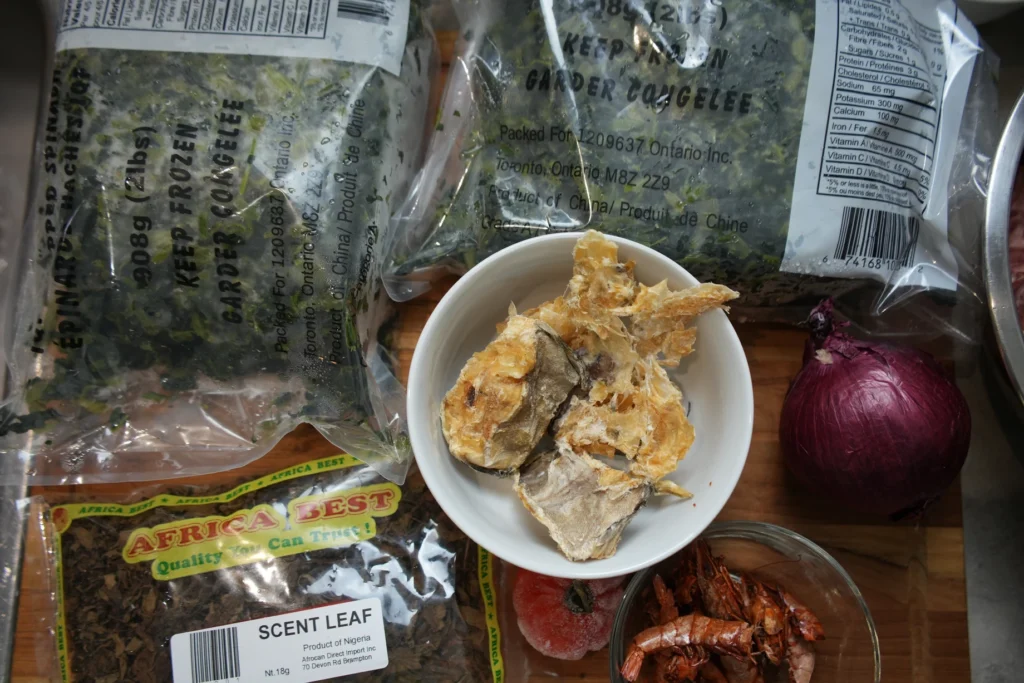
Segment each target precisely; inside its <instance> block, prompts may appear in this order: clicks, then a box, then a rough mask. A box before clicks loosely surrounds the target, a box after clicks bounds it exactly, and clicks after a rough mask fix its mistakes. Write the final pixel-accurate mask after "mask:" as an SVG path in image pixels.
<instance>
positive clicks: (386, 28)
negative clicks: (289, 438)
mask: <svg viewBox="0 0 1024 683" xmlns="http://www.w3.org/2000/svg"><path fill="white" fill-rule="evenodd" d="M330 5H331V3H325V2H322V1H320V0H317V1H316V2H313V3H309V9H308V13H307V14H301V12H302V11H306V10H303V9H302V7H305V5H303V6H301V7H300V6H292V5H288V6H287V7H281V8H279V10H280V12H278V11H277V10H275V12H278V13H276V14H274V15H273V16H272V17H269V20H275V19H276V20H277V21H278V25H277V26H269V27H263V28H265V30H266V31H267V32H270V33H273V32H274V31H277V32H278V34H282V32H287V31H293V32H302V31H305V33H303V34H302V35H301V36H299V37H298V38H294V40H293V38H291V37H280V35H275V37H271V38H264V37H263V36H252V35H248V34H245V35H241V36H240V37H239V36H233V35H232V36H227V37H225V36H224V35H222V34H220V33H216V34H208V33H202V32H201V31H203V30H206V31H208V30H209V26H208V25H207V24H205V23H204V24H203V26H202V27H199V28H197V29H196V30H197V31H200V32H199V33H188V32H185V33H182V34H181V36H182V37H180V41H179V36H178V34H175V33H173V32H172V33H170V34H168V33H166V32H162V31H150V30H148V29H149V28H151V27H148V26H144V27H143V28H142V29H138V30H135V29H131V30H129V29H125V30H123V31H120V30H113V29H101V30H102V31H107V33H103V34H101V35H100V36H99V37H98V38H95V39H94V38H92V37H90V36H92V33H90V31H95V30H97V29H91V28H83V27H78V28H71V29H69V28H67V26H68V24H69V22H72V23H73V22H74V21H83V20H82V18H81V16H80V13H83V12H88V11H90V9H89V7H90V6H89V5H82V4H81V3H77V4H76V3H74V2H70V3H68V4H67V7H68V8H69V11H68V12H65V13H63V14H62V16H61V20H62V21H63V22H64V30H62V31H61V32H60V33H59V37H58V45H59V46H61V49H60V50H59V52H58V54H57V59H56V68H55V73H54V79H53V85H52V87H51V90H50V102H49V105H48V109H47V111H46V112H45V113H44V121H43V125H42V129H41V131H40V140H39V143H38V153H37V159H38V163H39V164H40V166H41V172H40V174H39V176H40V177H39V179H38V182H37V184H36V186H35V190H34V205H33V206H35V207H37V210H35V211H33V212H32V214H31V218H32V220H30V222H29V225H28V226H27V227H26V239H27V240H29V244H30V248H29V249H28V250H27V252H28V261H27V262H26V263H20V264H17V265H18V267H19V269H20V277H19V282H20V284H21V287H20V296H19V297H18V304H17V305H18V309H17V315H16V320H17V322H16V325H17V327H16V329H15V340H14V343H13V348H12V349H11V350H10V354H9V359H8V364H9V370H10V377H11V381H10V383H9V388H8V392H9V393H8V396H7V398H6V399H5V401H4V403H3V404H2V406H0V453H2V454H3V456H4V457H15V456H17V457H21V458H23V459H24V460H25V465H26V470H27V473H28V476H29V478H30V480H32V481H35V482H38V483H74V482H85V481H115V480H123V479H134V480H140V479H153V478H161V477H170V476H183V475H187V474H201V473H204V472H211V471H216V470H222V469H227V468H231V467H237V466H239V465H241V464H243V463H245V462H249V461H251V460H253V459H255V458H257V457H259V456H260V455H262V454H264V453H265V452H267V451H268V450H269V449H270V448H271V447H272V446H273V445H274V444H275V443H276V442H277V441H278V440H279V439H280V438H281V437H282V436H283V435H284V434H286V433H287V432H288V431H290V430H291V429H293V428H294V427H295V426H296V425H298V424H301V423H304V422H308V423H311V424H313V425H314V426H315V427H316V428H317V429H318V430H319V431H320V432H321V433H322V434H323V435H324V436H326V437H327V438H328V439H330V440H331V441H332V442H333V443H334V444H336V445H337V446H338V447H341V448H343V449H344V450H345V451H346V452H349V453H351V454H353V455H355V456H356V457H358V458H360V459H362V460H364V461H365V462H367V463H370V464H372V465H373V466H374V467H376V468H377V469H378V471H380V472H381V473H382V474H384V475H385V476H387V477H388V478H390V479H392V480H394V481H399V482H400V481H401V480H402V478H403V477H404V476H405V470H406V468H407V467H408V459H409V458H408V455H409V454H408V448H407V445H406V438H405V437H404V435H403V424H402V420H403V418H402V411H403V410H404V390H403V389H402V387H401V385H400V384H399V382H398V381H397V379H396V377H395V368H394V359H393V358H392V356H391V354H390V351H389V349H388V346H389V341H390V333H391V327H390V320H391V311H390V308H389V306H388V301H387V297H386V296H385V295H384V294H383V291H382V289H381V287H380V285H379V273H380V262H381V258H380V251H381V249H382V247H383V245H384V244H385V243H386V242H387V237H388V236H387V233H388V220H389V215H390V213H391V211H392V208H393V207H394V206H396V205H397V203H398V202H399V200H400V199H401V197H402V196H403V194H404V192H405V191H406V190H407V188H408V186H409V181H410V180H411V177H412V175H413V173H414V171H415V169H416V167H417V165H418V163H419V160H420V158H421V156H422V150H423V147H424V144H423V143H424V137H425V134H424V131H425V129H426V127H427V125H428V117H427V113H426V108H427V103H428V100H429V95H430V88H431V83H432V82H433V78H434V75H435V73H436V71H437V69H436V66H437V64H436V63H437V56H436V54H437V51H436V46H435V41H434V37H433V34H432V32H431V30H430V28H429V26H428V25H427V24H426V23H425V20H424V12H423V7H422V5H423V3H422V2H421V1H420V0H411V1H410V0H400V1H399V2H397V3H389V4H388V5H387V6H384V4H383V3H369V2H351V3H343V4H342V5H339V6H338V9H337V13H336V14H335V12H334V9H333V7H332V6H330ZM364 5H365V7H364ZM72 9H73V10H74V12H72V11H71V10H72ZM143 10H145V11H147V12H149V11H154V10H153V8H152V7H149V6H147V8H141V7H140V8H138V12H139V13H138V14H137V15H135V14H125V15H124V16H123V18H122V20H123V22H129V21H136V20H137V19H138V18H139V17H141V16H142V12H143ZM207 10H208V12H213V11H214V8H213V5H210V6H209V7H208V8H207ZM207 10H204V11H207ZM400 10H402V11H400ZM405 10H407V14H408V21H407V24H402V25H399V23H400V22H401V21H402V17H403V16H405V15H404V14H403V12H404V11H405ZM91 11H100V9H99V8H96V7H93V8H92V10H91ZM164 11H165V12H169V10H167V9H166V8H164ZM182 11H184V10H182ZM240 11H241V12H249V11H250V10H245V9H239V8H237V7H236V8H235V10H234V11H233V12H229V13H226V14H224V15H223V16H221V15H218V16H217V17H216V21H217V22H218V26H219V22H220V21H221V20H223V21H224V22H225V25H228V22H235V23H236V24H238V27H236V28H237V30H238V31H241V32H243V33H244V32H245V31H249V29H250V23H249V22H248V21H246V20H247V19H248V20H251V22H252V24H251V26H254V27H255V29H254V30H255V31H256V32H259V30H260V29H261V26H259V25H257V24H258V23H259V22H264V21H268V17H266V16H264V15H258V16H257V15H253V16H251V17H250V16H249V15H237V13H238V12H240ZM317 13H319V14H317ZM325 13H326V14H325ZM389 13H390V14H389ZM343 14H344V16H343ZM353 17H354V18H353ZM144 18H145V17H143V19H144ZM174 18H175V17H172V16H171V14H167V16H164V15H161V17H160V20H161V21H171V20H172V19H174ZM199 19H200V17H198V15H197V16H196V17H193V19H185V21H192V24H190V26H192V25H193V24H194V25H196V26H199V25H198V24H196V23H195V22H196V21H199ZM201 19H202V21H203V22H206V20H207V19H210V20H212V16H211V17H207V16H204V17H201ZM304 22H305V23H304ZM318 22H321V23H318ZM324 22H326V23H324ZM332 22H334V23H332ZM324 26H326V32H327V33H326V35H327V38H326V40H324V39H321V38H318V37H317V36H315V35H312V34H313V33H314V32H315V31H320V30H321V28H323V27H324ZM334 26H338V27H341V28H339V31H340V30H341V29H344V31H347V33H344V36H352V35H354V36H357V37H358V36H360V35H365V36H371V37H372V36H374V35H376V34H374V33H373V31H379V32H380V35H381V36H382V38H381V42H380V44H377V43H372V40H371V43H372V44H368V46H367V45H363V52H364V53H366V54H364V55H363V56H361V57H360V59H362V61H361V62H360V61H358V60H357V61H341V60H342V59H344V58H345V56H346V55H347V54H348V53H347V52H346V50H351V49H352V48H351V47H350V42H346V41H348V38H347V37H346V38H345V39H344V40H342V39H341V38H337V39H336V42H332V35H331V31H332V30H334V29H333V28H332V27H334ZM403 28H404V29H405V30H402V29H403ZM143 29H145V30H143ZM307 34H309V35H307ZM83 35H84V36H86V37H85V38H82V37H81V36H83ZM289 35H291V34H289ZM339 35H341V34H339ZM111 36H113V37H111ZM168 36H170V37H168ZM311 36H312V37H311ZM402 36H404V39H403V38H402ZM186 38H187V39H188V40H190V41H192V42H191V43H189V44H190V45H191V47H183V46H185V45H186ZM335 38H336V37H335ZM75 41H77V42H75ZM89 41H100V42H102V41H108V42H109V41H114V42H117V41H120V42H118V44H119V45H120V44H124V45H125V49H116V48H113V47H109V46H103V45H106V43H104V44H103V45H101V46H98V47H81V45H82V44H91V43H90V42H89ZM168 41H171V43H170V47H166V48H165V47H163V46H165V45H167V44H168ZM174 41H179V42H174ZM232 41H235V42H232ZM239 41H241V42H239ZM261 41H264V42H261ZM265 41H270V42H265ZM289 41H292V42H289ZM365 42H366V41H364V43H365ZM353 44H354V43H353ZM267 46H269V47H267ZM282 46H283V47H282ZM296 46H297V47H296ZM311 46H312V47H311ZM332 46H333V47H332ZM293 48H294V49H293ZM161 50H164V51H161ZM167 50H173V51H167ZM240 50H245V51H246V52H243V53H240V52H239V51H240ZM275 50H276V51H277V52H276V53H275V52H274V51H275ZM289 50H290V52H289ZM308 50H314V51H319V52H317V54H320V55H324V54H327V55H329V56H331V57H332V58H312V57H308V56H304V55H307V54H308V53H307V51H308ZM332 50H333V51H336V52H332ZM261 51H262V52H261ZM367 51H369V52H367ZM214 53H216V54H214ZM295 55H298V56H295ZM381 64H385V65H387V64H391V65H392V66H390V67H388V66H381ZM394 65H398V67H399V68H396V66H394ZM396 74H397V75H396Z"/></svg>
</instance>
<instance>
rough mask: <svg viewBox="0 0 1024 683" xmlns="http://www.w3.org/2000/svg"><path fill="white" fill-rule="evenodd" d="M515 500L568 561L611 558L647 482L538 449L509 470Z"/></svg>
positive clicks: (642, 500)
mask: <svg viewBox="0 0 1024 683" xmlns="http://www.w3.org/2000/svg"><path fill="white" fill-rule="evenodd" d="M513 476H514V484H515V490H516V493H517V494H519V498H520V500H522V501H523V504H524V505H525V506H526V508H527V509H528V510H529V511H530V514H532V515H533V516H534V517H536V518H537V519H538V520H539V521H540V522H541V523H542V524H544V526H546V527H547V528H548V532H549V533H550V534H551V537H552V538H553V539H554V541H555V542H556V543H557V544H558V548H559V550H561V551H562V553H563V554H564V555H565V556H566V557H568V558H569V559H570V560H575V561H582V560H591V559H600V558H603V557H611V556H612V555H613V554H615V549H616V547H617V546H618V543H619V538H620V537H621V536H622V532H623V530H624V529H625V528H626V525H627V524H629V521H630V519H632V518H633V515H634V514H636V512H637V510H639V509H640V507H641V506H642V505H643V504H644V503H645V502H646V501H647V497H648V496H649V495H650V493H651V486H650V484H648V483H647V482H646V481H644V480H643V479H640V478H638V477H632V476H630V475H629V474H627V473H625V472H621V471H619V470H616V469H613V468H611V467H608V466H606V465H602V464H601V463H599V462H597V461H596V460H594V459H593V458H591V457H590V456H588V455H581V454H578V453H574V452H573V451H572V450H569V449H561V450H559V451H551V452H548V453H543V454H541V455H539V456H537V457H536V458H534V459H532V460H530V461H529V462H527V463H526V464H525V465H524V466H523V467H522V468H521V469H520V470H519V471H517V472H516V473H515V475H513Z"/></svg>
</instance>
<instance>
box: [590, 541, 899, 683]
mask: <svg viewBox="0 0 1024 683" xmlns="http://www.w3.org/2000/svg"><path fill="white" fill-rule="evenodd" d="M772 535H775V536H784V537H786V538H789V539H790V540H792V541H795V542H796V543H798V544H799V545H803V546H805V547H806V548H807V549H808V550H809V551H810V552H812V553H814V554H816V555H817V556H818V557H819V558H821V559H822V560H824V561H825V563H826V564H828V565H829V566H830V567H831V568H832V569H833V570H834V571H835V572H836V574H837V575H838V576H839V578H840V579H842V580H843V581H844V582H845V583H846V584H847V586H848V587H849V589H850V592H851V593H853V595H854V597H855V598H856V599H857V603H858V604H859V606H860V609H861V612H863V614H864V621H865V623H866V624H867V627H868V632H869V633H870V636H871V646H872V651H873V653H874V665H875V680H874V683H881V681H882V655H881V648H880V645H879V642H878V629H876V628H875V620H874V619H873V618H872V617H871V611H870V610H869V609H868V605H867V601H866V600H865V599H864V595H863V594H862V593H861V592H860V589H859V588H857V584H856V583H854V581H853V578H852V577H851V576H850V575H849V574H848V573H847V571H846V570H845V569H843V566H842V565H841V564H839V563H838V562H837V561H836V559H835V558H834V557H832V555H831V554H830V553H829V552H828V551H826V550H825V549H824V548H822V547H821V546H820V545H818V544H817V543H815V542H814V541H812V540H811V539H809V538H807V537H806V536H802V535H800V534H798V533H796V532H795V531H792V530H791V529H787V528H785V527H781V526H778V525H777V524H769V523H768V522H748V521H733V522H713V523H712V524H711V525H710V526H709V527H708V528H707V529H705V530H704V533H702V534H701V535H700V537H701V538H704V537H706V536H707V537H711V538H714V537H716V536H718V537H723V536H725V537H730V538H742V539H746V540H750V541H755V542H757V543H762V542H763V541H762V538H763V537H765V536H772ZM680 552H682V551H680ZM660 564H661V563H658V564H655V565H652V566H650V567H647V568H646V569H642V570H640V571H638V572H637V573H636V574H634V575H633V578H632V579H630V581H629V585H628V586H626V591H625V592H624V593H623V595H622V602H621V603H619V609H618V611H617V612H616V613H615V621H614V623H613V625H612V641H613V642H611V643H609V652H608V654H609V657H608V662H609V665H610V667H611V672H610V674H611V680H612V681H621V680H622V678H621V676H619V672H618V666H619V665H620V664H619V663H618V662H617V661H616V660H617V659H619V658H618V657H616V656H615V650H614V648H615V647H616V646H617V647H619V648H621V649H623V650H624V649H625V642H624V641H622V640H621V639H620V642H618V643H616V642H615V634H616V633H619V632H621V631H622V625H623V622H624V621H625V620H626V617H627V612H628V611H629V606H630V605H632V604H633V600H634V599H635V598H636V595H637V594H638V593H639V592H640V591H641V590H643V588H644V586H646V585H647V584H648V583H650V581H651V577H652V575H653V574H654V572H655V571H656V570H657V569H658V567H659V565H660Z"/></svg>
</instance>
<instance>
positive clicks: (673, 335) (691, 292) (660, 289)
mask: <svg viewBox="0 0 1024 683" xmlns="http://www.w3.org/2000/svg"><path fill="white" fill-rule="evenodd" d="M738 296H739V293H737V292H734V291H733V290H731V289H729V288H728V287H726V286H724V285H716V284H713V283H710V282H709V283H705V284H700V285H697V286H696V287H688V288H687V289H680V290H677V291H672V290H670V289H669V288H668V283H667V282H666V281H664V280H662V281H661V282H659V283H658V284H656V285H654V286H653V287H648V286H646V285H640V286H639V287H638V289H637V292H636V297H635V298H634V299H633V301H632V303H630V304H629V305H627V306H623V307H621V308H619V309H618V310H616V311H615V314H616V315H621V316H627V317H629V318H630V328H629V329H630V333H631V334H632V336H633V338H634V340H635V341H636V350H637V352H638V353H639V354H640V355H641V356H660V360H659V362H660V363H661V364H662V365H664V366H666V367H676V366H677V365H679V360H680V359H681V358H682V357H683V356H688V355H690V354H691V353H693V344H694V342H695V341H696V340H697V330H696V328H693V327H686V325H688V324H689V323H690V322H692V321H693V319H694V318H696V317H697V316H699V315H700V314H701V313H706V312H707V311H710V310H713V309H716V308H722V309H725V310H728V308H727V307H726V306H725V303H726V302H727V301H732V300H733V299H735V298H736V297H738Z"/></svg>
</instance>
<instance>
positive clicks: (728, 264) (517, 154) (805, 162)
mask: <svg viewBox="0 0 1024 683" xmlns="http://www.w3.org/2000/svg"><path fill="white" fill-rule="evenodd" d="M456 6H457V8H458V9H459V11H460V14H461V18H462V19H463V20H464V23H465V31H464V33H463V40H462V44H461V47H460V48H459V50H458V52H457V54H458V57H457V63H456V64H454V65H453V67H452V69H451V79H450V82H449V85H448V88H447V91H446V94H445V97H444V101H443V105H442V111H441V112H440V114H439V116H438V119H437V123H436V131H435V133H434V135H433V139H432V142H431V146H430V149H429V152H428V157H427V160H426V163H425V166H424V169H423V170H422V171H421V172H420V174H419V175H418V177H417V180H416V182H415V184H414V189H413V191H412V193H411V194H410V195H409V197H408V198H407V200H406V202H405V203H404V205H403V206H402V207H401V209H400V210H399V212H398V213H397V215H396V218H395V223H396V225H398V226H399V230H398V231H397V232H396V235H395V236H396V242H395V244H394V247H393V249H392V250H391V254H390V257H389V260H388V263H387V265H386V275H385V279H386V283H387V287H388V291H389V293H390V294H391V296H392V297H394V298H395V299H398V300H404V299H408V298H410V297H413V296H416V295H418V294H419V293H421V292H422V291H424V290H425V289H426V288H427V287H428V286H429V282H430V281H431V280H432V279H434V278H435V277H437V275H438V274H439V273H441V272H455V273H459V272H463V271H465V270H466V269H468V268H470V267H472V266H473V265H474V264H476V263H477V262H479V261H480V260H481V259H483V258H485V257H486V256H488V255H490V254H493V253H494V252H496V251H498V250H500V249H501V248H503V247H505V246H507V245H510V244H513V243H515V242H518V241H520V240H524V239H528V238H530V237H534V236H538V235H542V234H547V233H550V232H556V231H579V230H584V229H588V228H595V229H599V230H602V231H604V232H608V233H613V234H617V235H620V236H623V237H628V238H631V239H633V240H636V241H638V242H641V243H643V244H645V245H648V246H651V247H653V248H655V249H657V250H658V251H661V252H662V253H664V254H666V255H668V256H669V257H671V258H673V259H674V260H676V261H677V262H678V263H680V264H681V265H682V266H684V267H685V268H687V269H688V270H689V271H690V272H691V273H693V274H694V275H695V276H696V277H698V278H699V279H701V280H705V281H714V282H720V283H723V284H726V285H728V286H730V287H733V288H734V289H737V290H739V291H740V292H741V294H742V297H741V299H740V301H741V302H742V304H741V305H740V306H739V307H738V312H739V313H740V314H741V315H745V316H747V317H756V318H761V319H780V320H790V321H795V320H798V319H802V318H804V317H806V314H807V312H808V310H809V308H808V305H809V304H812V303H815V302H817V301H819V300H820V298H821V297H822V296H823V295H837V296H838V297H839V305H840V307H841V308H843V309H844V310H845V311H846V312H847V313H849V314H850V315H851V316H853V317H854V318H855V322H858V323H860V324H862V325H864V326H866V327H870V328H872V331H874V332H878V333H883V334H884V333H892V334H904V333H908V332H913V333H918V332H922V333H932V334H934V333H935V332H954V333H959V334H962V335H964V336H968V337H970V336H972V335H973V334H974V333H975V325H974V321H973V319H972V318H971V317H970V316H971V315H973V316H978V315H984V310H983V309H982V308H981V307H979V306H975V308H974V309H972V311H971V312H970V314H969V315H968V316H967V318H964V319H961V317H960V314H959V312H958V310H959V309H958V308H957V304H958V303H962V302H964V301H967V302H970V301H977V297H976V296H975V294H976V293H977V292H979V291H981V287H980V285H979V284H978V272H977V267H976V265H975V264H976V261H975V259H974V256H975V250H976V241H977V239H978V235H979V234H980V230H979V227H980V225H981V220H982V211H983V190H984V182H985V181H984V178H985V174H986V173H987V169H988V156H987V154H988V150H991V149H992V148H993V145H992V143H993V139H992V135H993V132H994V126H993V125H991V124H992V120H993V119H992V116H993V115H994V104H995V92H994V83H993V76H992V65H991V63H990V62H989V61H988V59H987V58H988V55H986V54H985V53H984V52H983V50H982V47H981V45H980V43H979V41H978V37H977V33H976V31H975V29H974V28H973V26H971V25H970V23H969V22H968V21H967V20H966V19H965V18H964V17H963V16H962V15H961V14H959V12H958V11H957V9H956V7H955V6H954V5H953V3H952V2H949V1H947V0H671V1H669V2H663V1H660V0H659V1H656V2H655V1H653V0H508V1H505V2H500V1H498V0H476V1H473V0H466V1H464V2H457V3H456ZM894 321H895V322H897V323H898V325H894V324H893V323H894Z"/></svg>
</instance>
